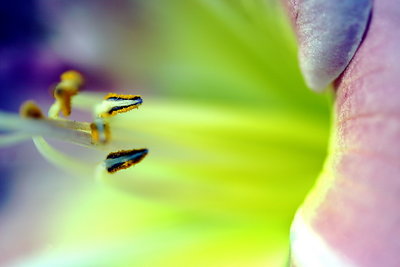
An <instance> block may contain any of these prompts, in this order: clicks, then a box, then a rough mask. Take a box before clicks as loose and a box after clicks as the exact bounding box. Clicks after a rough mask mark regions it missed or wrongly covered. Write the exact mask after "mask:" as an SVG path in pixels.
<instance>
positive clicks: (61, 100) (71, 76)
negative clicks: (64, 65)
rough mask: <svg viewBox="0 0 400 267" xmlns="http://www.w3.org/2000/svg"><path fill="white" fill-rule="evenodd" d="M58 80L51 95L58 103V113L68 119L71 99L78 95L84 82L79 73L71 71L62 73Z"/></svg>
mask: <svg viewBox="0 0 400 267" xmlns="http://www.w3.org/2000/svg"><path fill="white" fill-rule="evenodd" d="M60 78H61V82H59V83H58V84H57V86H56V88H55V89H54V93H53V94H54V98H55V99H56V101H57V102H58V103H57V105H58V106H57V107H58V109H59V110H58V112H59V111H61V112H62V114H63V115H64V116H66V117H68V116H69V115H70V114H71V98H72V97H73V96H74V95H76V94H78V92H79V89H80V88H81V87H82V85H83V82H84V80H83V77H82V75H81V74H80V73H79V72H77V71H73V70H70V71H66V72H64V73H63V74H61V77H60ZM58 112H57V113H58Z"/></svg>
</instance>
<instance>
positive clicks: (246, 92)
mask: <svg viewBox="0 0 400 267" xmlns="http://www.w3.org/2000/svg"><path fill="white" fill-rule="evenodd" d="M75 4H76V5H78V6H79V4H78V3H75ZM84 5H85V6H86V5H90V3H89V2H86V3H85V4H84ZM93 5H94V4H93ZM141 8H142V9H141V11H142V12H143V14H145V17H146V18H147V20H146V19H145V21H144V22H143V23H144V24H145V25H146V26H145V27H144V28H143V29H145V30H146V31H145V32H146V34H145V35H146V36H144V37H147V38H148V39H146V38H137V36H136V35H135V36H132V34H131V33H132V32H135V34H138V31H130V29H129V27H133V26H132V25H128V26H126V25H125V26H124V23H120V24H118V27H116V26H115V25H114V24H113V23H114V22H115V21H120V20H118V19H120V18H118V16H113V15H112V14H113V13H112V12H111V11H112V10H109V9H108V8H105V10H103V11H104V13H101V14H107V16H99V14H98V13H96V11H95V10H97V12H98V10H102V8H101V7H98V6H97V9H94V8H87V9H84V12H76V14H77V15H76V16H80V17H79V19H77V20H72V19H71V21H74V22H76V21H79V22H80V23H84V22H85V20H86V21H87V20H89V22H88V23H86V24H85V25H84V26H85V27H88V28H89V29H90V25H95V26H96V29H97V30H98V31H99V29H101V34H103V36H102V37H103V38H102V39H101V40H104V42H106V40H107V39H112V38H107V37H109V36H113V37H115V39H113V44H117V45H119V46H118V49H116V48H115V47H113V48H112V49H110V48H108V49H109V50H107V47H109V46H107V45H105V46H101V47H100V50H96V51H97V52H98V53H96V56H95V57H93V58H96V60H97V61H96V62H105V64H104V66H102V68H104V69H107V68H109V70H110V71H111V70H113V71H114V68H115V69H117V70H118V71H114V73H118V78H120V79H121V80H123V82H121V84H127V83H129V84H130V85H132V84H135V83H134V82H133V81H132V78H131V76H132V73H133V72H134V73H135V77H142V78H143V77H144V78H143V80H146V78H147V79H148V81H147V84H146V86H145V88H151V89H143V91H141V92H140V93H141V94H142V95H144V96H145V97H143V99H144V100H145V101H146V104H145V105H143V106H141V108H140V110H139V111H138V110H133V109H134V107H136V106H137V105H138V104H140V103H141V100H139V99H137V98H136V99H135V96H133V94H134V93H136V92H130V91H124V92H123V93H122V94H121V95H119V96H115V95H109V96H106V99H104V95H102V94H98V93H88V92H84V91H83V90H82V92H81V90H79V88H78V90H75V89H76V87H79V86H78V84H79V82H76V83H75V85H73V86H72V87H74V88H73V89H72V91H68V90H71V89H70V83H69V84H68V85H66V84H65V83H63V81H61V84H62V85H63V86H61V87H58V88H60V89H61V91H58V92H57V94H56V95H57V97H58V99H57V98H56V102H55V103H54V105H52V106H51V107H50V111H51V112H50V114H47V116H46V114H45V112H43V111H42V112H39V110H40V109H38V105H32V104H29V105H30V106H29V105H28V106H25V109H23V110H24V112H22V114H24V115H25V116H26V117H27V118H20V117H19V116H17V115H11V114H8V113H7V114H3V113H2V114H1V116H2V119H3V118H4V120H1V121H0V123H2V124H1V125H2V126H1V127H2V129H7V131H14V132H13V133H14V135H12V136H11V135H10V136H7V139H8V140H6V141H4V143H6V142H11V140H12V139H14V143H15V142H17V141H18V142H19V140H22V139H23V138H31V137H32V136H42V137H43V138H45V139H46V140H48V143H47V142H43V139H42V138H40V137H34V139H35V145H36V146H37V147H38V148H39V153H41V154H42V155H44V156H45V157H46V156H47V159H48V160H49V161H50V162H52V163H54V164H55V165H56V166H57V167H58V168H54V166H52V165H51V164H46V163H44V162H41V161H39V160H38V158H39V157H37V154H38V153H37V152H31V153H30V154H29V155H31V156H30V157H28V156H27V157H26V158H25V157H23V156H20V157H19V158H22V159H24V160H23V161H20V162H23V163H26V164H24V165H23V167H24V170H23V171H22V170H21V169H22V168H21V169H20V168H18V167H15V168H14V170H13V171H14V172H15V173H14V175H15V176H16V177H18V178H20V177H26V179H21V180H20V181H21V182H20V183H21V184H22V188H23V189H21V187H18V188H16V189H15V192H14V195H13V196H14V197H13V198H12V199H11V200H9V202H8V203H6V207H7V209H4V210H3V217H2V218H0V223H3V226H7V227H0V232H1V233H2V234H1V235H2V236H5V237H4V239H3V240H6V241H7V242H5V241H4V243H2V244H1V242H0V244H1V245H2V248H4V249H2V250H1V251H0V260H1V261H2V263H4V264H9V265H12V264H14V265H17V266H155V267H157V266H163V267H166V266H167V267H168V266H215V267H222V266H246V267H248V266H283V265H284V264H285V263H286V262H287V259H288V254H289V249H288V248H289V229H290V224H291V221H292V219H293V216H294V213H295V210H296V209H297V207H298V206H299V205H300V203H301V202H302V200H303V199H304V197H305V195H306V192H307V191H308V190H309V188H310V186H311V185H312V183H313V181H314V178H315V177H316V176H317V175H318V173H319V171H320V170H321V168H322V164H323V161H324V159H325V157H326V147H327V138H328V133H329V115H330V110H329V106H330V105H329V103H330V100H329V97H330V96H329V95H316V94H314V93H312V92H309V91H308V90H307V88H306V86H305V84H304V82H303V79H302V77H301V75H300V70H299V67H298V65H297V62H296V45H295V41H294V38H293V36H292V33H291V31H290V29H289V27H288V25H287V22H286V20H285V17H284V15H283V13H282V12H280V9H279V7H277V6H274V5H273V4H271V3H269V2H265V1H184V2H182V1H168V2H166V1H158V2H157V5H154V2H152V3H150V2H146V3H142V4H141ZM68 10H69V9H68V8H65V12H66V13H68ZM73 10H76V9H73ZM105 11H107V12H105ZM108 11H110V12H111V14H109V13H108ZM125 12H126V10H125ZM74 14H75V13H74ZM124 14H126V13H124ZM68 15H69V16H70V17H73V16H71V14H68ZM109 16H111V17H112V18H115V19H116V20H114V19H104V18H105V17H107V18H109ZM149 20H150V21H149ZM182 22H184V23H182ZM99 23H101V25H102V27H99ZM107 23H109V24H107ZM146 23H147V24H146ZM65 25H67V26H68V23H66V24H65ZM67 26H65V27H67ZM107 26H109V27H107ZM85 27H80V28H79V31H83V30H84V29H85ZM121 27H122V28H123V27H128V29H126V28H124V29H125V30H123V31H122V34H120V35H121V36H122V37H120V38H118V36H119V35H118V34H119V31H118V29H121ZM67 28H68V27H67ZM72 28H73V29H75V28H74V27H72ZM110 28H111V29H112V30H111V31H107V29H110ZM143 29H142V30H143ZM71 32H72V33H76V31H69V33H71ZM166 33H167V34H166ZM108 34H110V35H108ZM130 34H131V35H130ZM90 36H91V35H90V34H88V35H84V37H87V38H88V37H90ZM63 37H64V39H63V38H61V40H64V41H65V42H57V45H58V46H60V45H62V44H65V43H66V42H67V41H68V40H71V39H72V37H71V35H68V36H67V37H65V36H63ZM69 37H71V38H69ZM55 38H56V37H55ZM138 39H139V40H140V41H142V42H143V43H137V42H135V41H137V40H138ZM78 40H79V38H78ZM121 40H123V41H121ZM88 43H90V44H98V43H99V42H88ZM68 45H69V46H70V45H71V46H72V45H73V42H71V43H69V44H68ZM69 46H68V47H66V48H65V49H64V51H74V49H73V48H76V47H69ZM132 47H134V49H132ZM101 49H105V50H101ZM59 50H62V49H60V48H59ZM88 50H90V51H92V50H91V49H88ZM132 50H134V51H132ZM140 52H141V53H140ZM71 53H72V52H71ZM138 55H140V57H139V56H138ZM102 56H104V58H101V57H102ZM79 58H80V57H79V56H76V57H75V60H76V61H78V60H79ZM138 58H140V59H142V58H145V59H146V60H138ZM82 60H83V61H84V60H85V58H84V59H82ZM121 70H123V71H121ZM120 71H121V73H124V74H125V75H123V74H121V73H120ZM62 80H63V79H62ZM127 81H129V82H127ZM64 85H65V88H67V92H68V93H67V94H66V96H67V97H66V98H63V96H65V94H64V93H63V90H64ZM38 98H40V96H39V95H38ZM68 98H70V99H71V105H69V101H68ZM69 106H70V107H71V111H72V112H71V115H70V116H71V117H72V116H76V113H75V112H81V111H84V112H85V113H89V114H90V113H91V114H93V115H92V116H91V117H90V118H89V119H87V118H86V119H82V120H80V121H81V122H77V121H74V120H69V119H68V118H69V117H68V118H60V117H62V116H64V117H65V116H66V115H65V114H69V108H68V107H69ZM32 107H33V108H32ZM118 111H127V112H124V113H118ZM115 112H116V114H115ZM35 114H36V115H35ZM48 115H50V116H48ZM111 115H115V116H111ZM17 132H18V133H20V134H21V136H19V135H16V133H17ZM51 138H53V139H57V140H62V141H65V143H67V144H60V142H58V141H56V142H54V143H53V141H50V139H51ZM19 146H20V147H17V148H14V147H13V146H11V147H9V148H7V149H10V148H11V149H15V150H16V151H17V150H18V149H20V150H21V151H22V152H21V153H25V152H26V151H28V148H29V144H28V143H25V144H19ZM142 147H146V148H147V147H148V148H149V149H151V153H150V154H149V155H148V156H147V157H146V159H145V161H143V162H141V163H140V164H138V165H136V166H135V167H133V168H127V169H120V167H121V168H124V167H128V166H129V165H131V164H134V163H136V160H137V159H138V157H136V156H133V155H136V154H135V152H134V151H132V149H138V148H139V149H140V148H142ZM88 148H89V149H88ZM61 151H63V152H62V153H61ZM146 152H147V151H146V150H142V151H141V153H143V154H145V153H146ZM32 155H34V156H32ZM35 155H36V157H35ZM139 155H140V154H139ZM101 162H102V163H101ZM99 163H100V165H99ZM99 173H100V174H99ZM96 178H99V179H96ZM93 180H101V183H100V185H99V184H95V183H91V181H93ZM64 185H67V186H64ZM60 198H61V200H60ZM52 202H55V204H54V206H53V208H52V209H49V210H50V211H47V213H46V212H43V213H40V212H39V211H42V210H44V207H47V205H49V203H52ZM21 203H22V204H21ZM31 203H33V204H31ZM21 206H22V207H24V209H23V208H21ZM17 208H19V211H20V213H19V214H18V216H16V215H15V209H17ZM17 210H18V209H17ZM21 210H22V212H21ZM13 212H14V213H13ZM36 214H39V215H36ZM35 215H36V216H39V217H40V218H42V219H41V220H35V218H36V217H35ZM34 217H35V218H34ZM6 218H7V219H8V220H7V219H6ZM10 218H12V219H10ZM21 218H22V219H21ZM27 218H29V220H27ZM43 218H45V219H43ZM32 222H36V224H35V227H34V230H31V229H32V228H31V225H32V224H33V223H32ZM15 223H18V226H16V227H13V226H14V224H15ZM4 229H6V230H4ZM21 232H22V233H24V234H20V233H21ZM26 233H29V234H32V235H35V236H39V237H40V238H41V241H40V242H34V241H31V240H32V239H34V238H29V236H28V234H26ZM16 237H17V238H16ZM29 242H31V243H29ZM26 243H29V245H30V247H29V248H28V249H27V248H26V246H24V244H26ZM9 255H12V256H9Z"/></svg>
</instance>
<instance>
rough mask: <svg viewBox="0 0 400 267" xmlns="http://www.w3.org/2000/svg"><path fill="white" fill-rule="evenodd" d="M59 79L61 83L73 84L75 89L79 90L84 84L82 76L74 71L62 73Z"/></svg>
mask: <svg viewBox="0 0 400 267" xmlns="http://www.w3.org/2000/svg"><path fill="white" fill-rule="evenodd" d="M60 79H61V81H68V82H70V83H73V84H74V85H75V87H77V88H80V87H81V86H82V85H83V83H84V79H83V76H82V74H80V73H79V72H77V71H74V70H69V71H66V72H64V73H63V74H61V76H60Z"/></svg>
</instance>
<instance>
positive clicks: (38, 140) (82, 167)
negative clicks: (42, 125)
mask: <svg viewBox="0 0 400 267" xmlns="http://www.w3.org/2000/svg"><path fill="white" fill-rule="evenodd" d="M32 139H33V143H34V144H35V146H36V148H37V150H38V151H39V152H40V154H41V155H42V156H43V157H44V158H45V159H46V160H47V161H49V162H50V163H53V164H54V165H56V166H57V167H59V168H61V169H63V170H65V171H67V172H70V173H73V174H75V175H79V176H82V174H86V175H91V174H92V173H93V170H92V168H90V167H88V165H87V164H83V163H82V162H81V161H79V160H76V159H74V158H73V157H70V156H68V155H66V154H64V153H62V152H60V151H59V150H57V149H55V148H54V147H52V146H51V145H50V144H49V143H47V142H46V140H44V138H43V137H41V136H35V137H33V138H32Z"/></svg>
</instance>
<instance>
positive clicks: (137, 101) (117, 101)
mask: <svg viewBox="0 0 400 267" xmlns="http://www.w3.org/2000/svg"><path fill="white" fill-rule="evenodd" d="M142 103H143V100H142V98H141V97H140V96H139V95H118V94H113V93H110V94H108V95H107V96H106V97H105V98H104V100H103V102H102V103H101V104H100V105H98V106H97V107H96V114H97V115H98V116H99V117H103V118H105V117H111V116H114V115H116V114H118V113H124V112H127V111H130V110H132V109H135V108H138V107H139V106H140V105H141V104H142Z"/></svg>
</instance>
